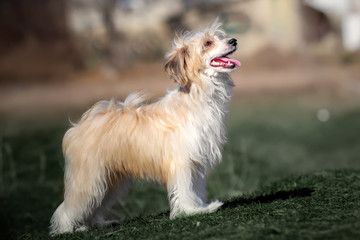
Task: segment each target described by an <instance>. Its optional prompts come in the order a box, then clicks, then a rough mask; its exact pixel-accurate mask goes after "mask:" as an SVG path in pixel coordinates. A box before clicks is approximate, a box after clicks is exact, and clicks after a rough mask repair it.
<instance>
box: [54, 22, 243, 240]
mask: <svg viewBox="0 0 360 240" xmlns="http://www.w3.org/2000/svg"><path fill="white" fill-rule="evenodd" d="M219 27H220V26H219V24H217V23H214V24H213V25H212V26H211V27H210V28H209V29H206V30H205V31H203V32H196V33H187V34H185V35H184V36H182V37H180V38H178V39H177V40H176V41H175V42H174V49H173V50H172V51H171V52H170V53H169V54H168V55H167V63H166V65H165V70H166V71H167V72H168V73H169V74H170V76H171V77H172V78H173V79H174V80H175V81H177V82H178V83H179V87H178V88H177V89H175V90H173V91H171V92H169V93H168V94H167V95H166V96H165V97H164V98H162V99H160V100H159V101H158V102H155V103H152V104H149V105H146V104H144V103H143V102H144V101H145V98H144V96H143V95H141V94H137V93H135V94H131V95H129V96H128V97H127V98H126V100H125V101H124V102H118V101H115V100H110V101H101V102H98V103H97V104H95V105H94V106H93V107H92V108H91V109H89V110H88V111H87V112H85V113H84V115H83V116H82V118H81V120H80V121H79V123H78V124H74V125H73V127H72V128H70V129H69V130H68V131H67V132H66V134H65V136H64V139H63V153H64V156H65V159H66V168H65V194H64V202H63V203H61V205H60V206H59V207H58V208H57V210H56V211H55V213H54V215H53V216H52V219H51V227H50V233H51V234H52V235H55V234H59V233H64V232H72V231H74V230H76V229H85V228H86V227H89V226H90V227H91V226H95V227H102V226H107V225H109V224H112V223H114V222H113V221H105V220H104V218H103V212H104V209H105V208H107V207H108V206H110V205H111V204H112V202H114V199H116V198H119V197H120V198H123V197H125V195H126V192H127V190H128V188H129V185H130V179H132V178H145V179H154V180H157V181H159V182H163V183H164V184H165V185H166V186H167V189H168V196H169V201H170V208H171V213H170V218H174V217H176V216H178V215H179V214H182V213H184V214H194V213H207V212H213V211H215V210H216V209H218V208H219V207H220V206H221V205H222V203H221V202H219V201H215V202H212V203H210V204H208V203H206V189H205V185H206V180H205V177H206V174H207V173H208V171H209V170H210V169H211V168H212V167H213V166H214V164H216V163H217V162H219V161H220V160H221V153H222V146H223V144H224V142H225V140H226V138H225V126H224V121H223V120H224V115H225V113H226V103H227V102H228V101H230V98H231V91H230V90H231V88H232V86H233V81H232V80H231V78H230V76H229V75H228V72H230V71H232V70H233V69H234V68H231V69H229V68H227V69H226V68H215V67H211V66H210V61H211V59H212V58H214V57H218V56H221V55H224V54H225V53H227V52H230V50H232V51H235V50H236V44H235V45H233V46H231V45H229V39H230V38H226V36H225V33H224V32H223V31H222V30H221V29H220V28H219ZM209 41H210V42H211V44H208V42H209ZM232 48H235V49H232Z"/></svg>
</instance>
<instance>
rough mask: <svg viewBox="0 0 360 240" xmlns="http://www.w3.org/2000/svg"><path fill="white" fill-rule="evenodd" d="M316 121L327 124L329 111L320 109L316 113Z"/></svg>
mask: <svg viewBox="0 0 360 240" xmlns="http://www.w3.org/2000/svg"><path fill="white" fill-rule="evenodd" d="M316 116H317V119H319V121H321V122H327V121H328V120H329V119H330V112H329V110H327V109H325V108H322V109H319V110H318V111H317V114H316Z"/></svg>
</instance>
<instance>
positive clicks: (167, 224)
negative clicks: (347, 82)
mask: <svg viewBox="0 0 360 240" xmlns="http://www.w3.org/2000/svg"><path fill="white" fill-rule="evenodd" d="M319 105H320V104H319ZM321 106H323V105H321ZM326 107H327V108H328V109H329V110H330V113H331V118H330V120H329V121H327V122H320V121H319V120H317V118H316V111H317V109H318V106H316V104H314V105H311V106H306V107H304V106H303V105H301V104H297V102H294V101H292V102H291V101H290V102H286V103H281V104H278V102H270V103H266V104H265V103H264V102H260V103H257V102H250V103H246V104H243V105H233V107H232V109H231V118H230V120H229V124H228V125H229V142H228V144H227V145H226V147H225V149H224V157H223V162H222V163H221V164H220V165H219V166H217V168H216V169H215V170H214V171H213V172H212V173H211V175H210V176H209V181H208V192H209V198H210V199H220V200H222V201H225V202H226V203H225V205H224V207H223V208H222V209H221V210H220V211H218V212H216V213H214V214H210V215H198V216H191V217H186V218H180V219H177V220H173V221H171V220H169V218H168V212H167V211H168V203H167V197H166V191H165V188H164V187H163V186H159V185H157V184H154V183H147V182H144V181H135V182H134V184H133V185H134V186H133V188H132V190H131V192H130V196H129V199H128V201H127V202H126V203H122V204H119V205H118V206H117V208H116V212H114V213H113V215H115V216H116V217H118V218H121V219H125V220H124V224H123V225H122V226H119V227H114V228H108V229H101V230H99V229H98V230H91V231H89V232H85V233H75V234H70V235H62V236H60V237H56V238H54V239H169V238H174V239H207V238H208V239H264V238H268V239H357V238H359V236H360V230H359V229H360V159H359V158H360V137H359V132H360V124H359V123H360V109H359V108H358V107H356V106H352V107H346V106H345V107H344V106H338V105H336V106H335V105H330V104H327V105H326ZM66 128H67V127H66V125H65V124H64V125H61V126H57V127H51V128H50V127H49V128H46V129H42V130H40V129H37V130H24V131H19V132H18V133H15V134H10V135H9V134H6V133H4V134H2V136H0V150H1V151H0V234H1V236H0V237H1V239H49V237H48V235H47V232H48V225H49V219H50V217H51V215H52V213H53V211H54V210H55V208H56V207H57V205H58V204H59V203H60V202H61V201H62V191H63V183H62V177H63V167H64V166H63V164H64V163H63V158H62V154H61V139H62V136H63V134H64V132H65V131H66ZM4 131H5V130H4Z"/></svg>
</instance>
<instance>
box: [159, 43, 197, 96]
mask: <svg viewBox="0 0 360 240" xmlns="http://www.w3.org/2000/svg"><path fill="white" fill-rule="evenodd" d="M188 63H189V53H188V48H187V47H185V46H184V47H181V48H178V49H176V50H175V51H173V52H172V53H170V54H169V55H168V57H167V62H166V64H165V71H166V72H167V73H168V74H169V75H170V77H171V78H172V79H174V80H175V81H176V82H177V83H179V84H180V86H181V89H182V90H184V91H185V92H187V93H189V92H190V87H191V79H190V77H189V69H188Z"/></svg>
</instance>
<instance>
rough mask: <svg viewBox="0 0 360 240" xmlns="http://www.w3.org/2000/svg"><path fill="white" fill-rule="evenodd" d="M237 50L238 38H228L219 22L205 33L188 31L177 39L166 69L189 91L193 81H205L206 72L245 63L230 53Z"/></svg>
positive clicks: (229, 69)
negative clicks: (233, 57) (203, 75)
mask: <svg viewBox="0 0 360 240" xmlns="http://www.w3.org/2000/svg"><path fill="white" fill-rule="evenodd" d="M236 49H237V41H236V39H235V38H228V37H227V36H226V34H225V32H224V31H222V30H220V29H219V25H215V26H212V27H211V28H210V29H209V30H205V31H204V32H197V33H195V34H192V33H186V34H184V36H182V37H179V38H178V39H177V40H175V41H174V50H173V51H172V52H170V53H169V54H168V55H167V62H166V64H165V70H166V72H167V73H168V74H169V75H170V76H171V78H172V79H174V80H175V81H176V82H178V83H179V84H180V85H181V87H182V89H183V90H184V91H186V92H189V91H190V87H191V84H192V82H193V81H195V82H197V84H198V85H200V86H201V85H203V84H206V83H204V82H203V79H204V78H203V77H202V76H201V75H202V74H205V75H207V76H215V75H216V74H217V73H219V72H231V71H233V70H234V69H235V68H236V67H237V66H238V67H240V66H241V63H240V62H239V61H237V60H235V59H231V58H229V57H228V55H230V54H232V53H233V52H235V51H236Z"/></svg>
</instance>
